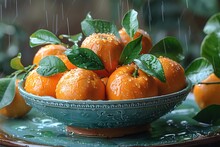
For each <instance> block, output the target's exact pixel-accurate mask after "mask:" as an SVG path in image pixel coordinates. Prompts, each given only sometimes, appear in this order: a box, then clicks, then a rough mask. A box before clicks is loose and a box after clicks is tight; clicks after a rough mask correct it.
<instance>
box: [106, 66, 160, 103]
mask: <svg viewBox="0 0 220 147" xmlns="http://www.w3.org/2000/svg"><path fill="white" fill-rule="evenodd" d="M135 70H136V65H134V64H131V65H124V66H121V67H119V68H118V69H116V70H115V71H114V72H113V73H112V74H111V76H110V77H109V79H108V82H107V86H106V94H107V98H108V99H109V100H127V99H135V98H145V97H151V96H157V95H158V88H157V84H156V81H155V80H154V78H153V77H152V76H150V75H147V74H146V73H144V72H143V71H142V70H140V69H139V70H138V71H137V77H135V76H134V75H133V74H134V72H135Z"/></svg>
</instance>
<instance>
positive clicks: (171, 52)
mask: <svg viewBox="0 0 220 147" xmlns="http://www.w3.org/2000/svg"><path fill="white" fill-rule="evenodd" d="M150 53H151V54H153V55H155V56H157V57H159V56H165V57H168V58H170V59H173V60H174V61H177V62H180V61H182V60H183V59H184V55H183V48H182V46H181V44H180V42H179V41H178V40H177V39H176V38H175V37H170V36H168V37H165V38H164V39H162V40H160V41H159V42H158V43H157V44H155V45H154V46H153V47H152V49H151V52H150Z"/></svg>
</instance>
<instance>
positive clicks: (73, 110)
mask: <svg viewBox="0 0 220 147" xmlns="http://www.w3.org/2000/svg"><path fill="white" fill-rule="evenodd" d="M190 90H191V84H190V82H188V85H187V87H186V88H184V89H183V90H181V91H179V92H176V93H172V94H168V95H163V96H157V97H151V98H141V99H135V100H121V101H104V100H103V101H91V100H86V101H82V100H79V101H73V100H72V101H65V100H58V99H55V98H52V97H41V96H36V95H32V94H30V93H27V92H26V91H25V90H24V89H23V82H21V83H20V84H19V91H20V93H21V95H22V96H23V97H24V99H25V100H26V102H27V104H29V105H30V106H32V107H33V108H35V109H37V110H38V111H39V112H42V113H45V114H46V115H48V116H51V117H54V118H56V119H58V120H59V121H61V122H64V123H65V124H66V125H70V126H74V127H81V128H119V127H129V126H134V125H143V124H147V123H151V122H152V121H154V120H156V119H158V118H160V117H161V116H163V115H165V114H166V113H168V112H170V111H171V110H173V109H174V108H175V107H176V106H177V105H179V104H180V103H181V102H182V101H183V100H184V99H185V98H186V96H187V95H188V93H189V92H190Z"/></svg>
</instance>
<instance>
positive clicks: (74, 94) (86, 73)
mask: <svg viewBox="0 0 220 147" xmlns="http://www.w3.org/2000/svg"><path fill="white" fill-rule="evenodd" d="M56 98H57V99H63V100H104V99H105V85H104V83H103V82H102V81H101V79H100V78H99V77H98V75H97V74H96V73H95V72H93V71H91V70H85V69H81V68H75V69H72V70H70V71H69V72H66V73H65V74H64V75H63V77H62V78H61V79H60V81H59V82H58V84H57V87H56Z"/></svg>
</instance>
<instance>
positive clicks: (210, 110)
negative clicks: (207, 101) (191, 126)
mask: <svg viewBox="0 0 220 147" xmlns="http://www.w3.org/2000/svg"><path fill="white" fill-rule="evenodd" d="M218 112H220V105H210V106H207V107H206V108H204V109H202V110H201V111H200V112H199V113H197V114H196V115H195V116H194V117H193V119H195V120H196V121H198V122H202V123H206V124H212V125H220V115H219V113H218Z"/></svg>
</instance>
